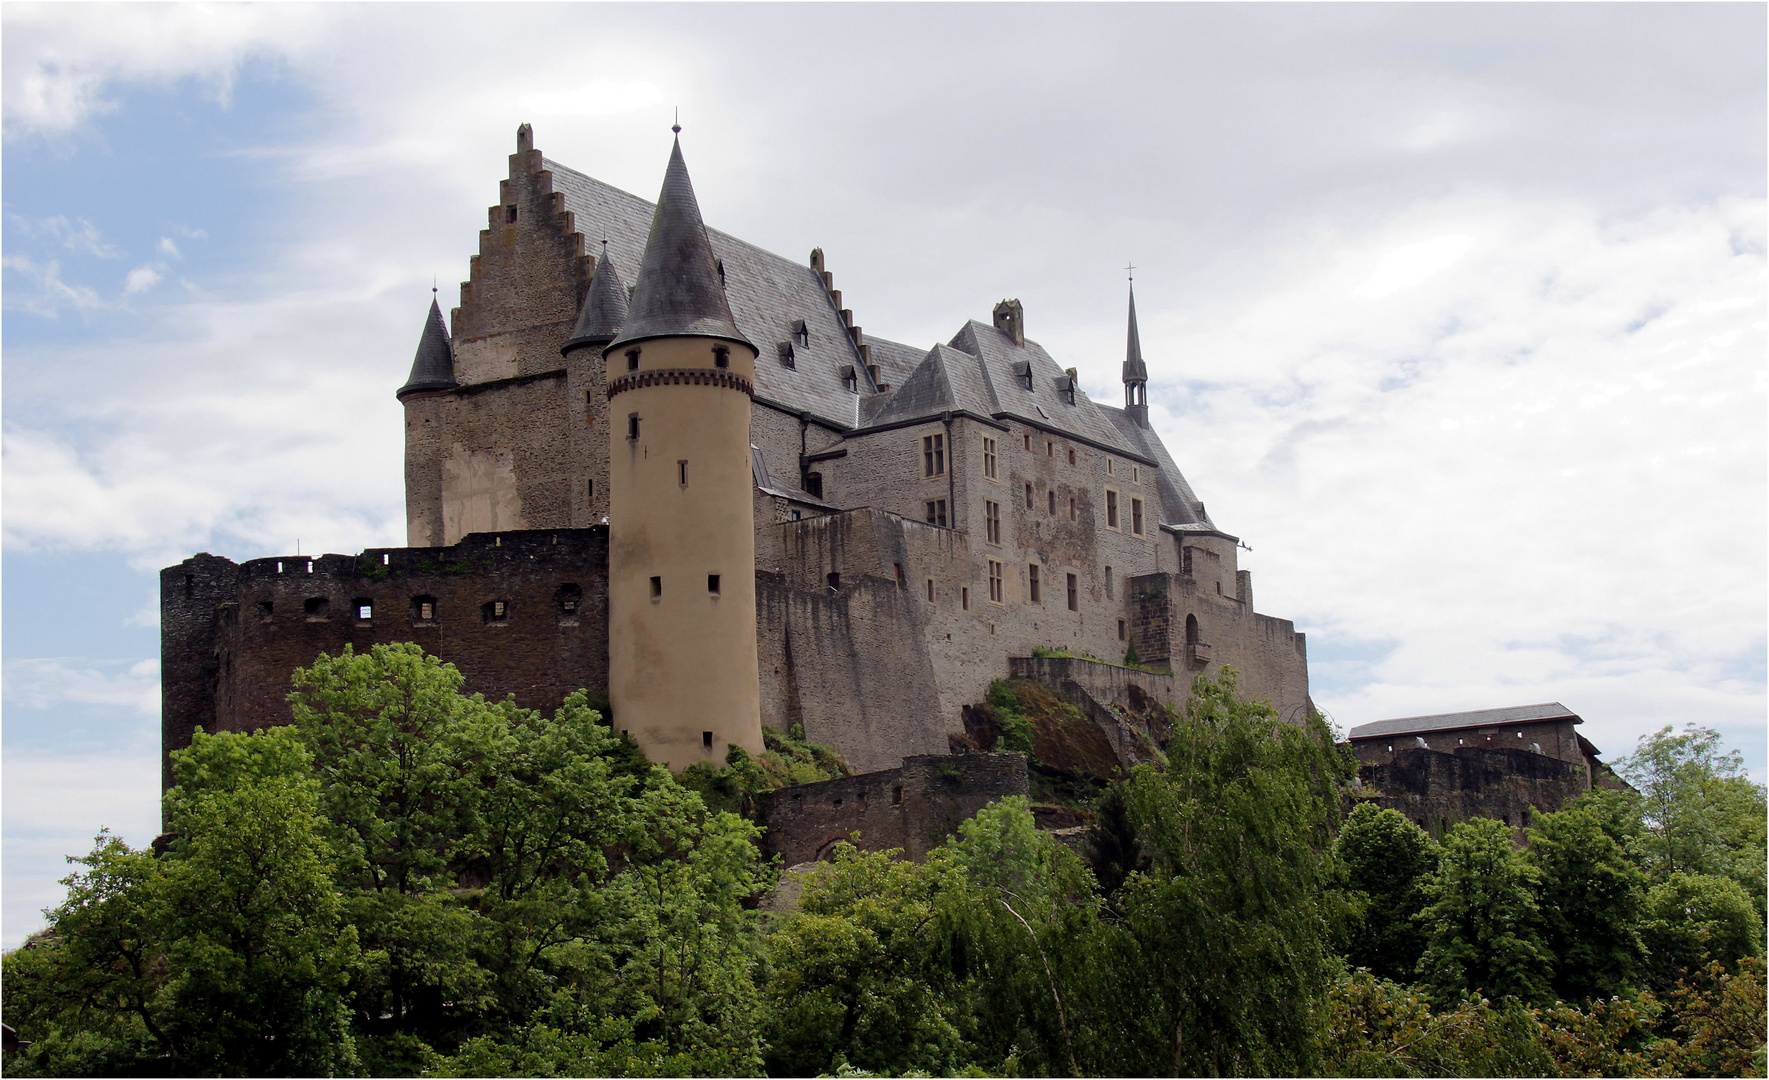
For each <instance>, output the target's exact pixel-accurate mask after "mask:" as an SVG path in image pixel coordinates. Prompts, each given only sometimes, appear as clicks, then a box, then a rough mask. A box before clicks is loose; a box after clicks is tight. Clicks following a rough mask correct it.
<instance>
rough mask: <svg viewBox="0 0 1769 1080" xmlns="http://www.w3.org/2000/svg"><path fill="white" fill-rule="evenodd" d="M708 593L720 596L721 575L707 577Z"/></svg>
mask: <svg viewBox="0 0 1769 1080" xmlns="http://www.w3.org/2000/svg"><path fill="white" fill-rule="evenodd" d="M706 591H707V592H709V593H711V594H712V595H714V596H717V595H719V575H717V574H708V575H706Z"/></svg>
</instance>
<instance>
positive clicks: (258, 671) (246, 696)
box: [160, 527, 608, 785]
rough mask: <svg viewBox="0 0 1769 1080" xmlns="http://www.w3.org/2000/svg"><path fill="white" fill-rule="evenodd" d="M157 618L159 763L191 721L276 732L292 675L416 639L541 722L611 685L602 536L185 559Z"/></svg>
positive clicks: (484, 536) (600, 532)
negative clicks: (571, 697) (539, 715)
mask: <svg viewBox="0 0 1769 1080" xmlns="http://www.w3.org/2000/svg"><path fill="white" fill-rule="evenodd" d="M160 610H161V626H162V640H163V644H162V651H163V660H162V663H163V665H164V666H163V669H162V670H163V673H162V681H161V702H162V714H161V744H162V753H163V754H170V752H171V751H173V750H177V749H181V748H182V747H185V746H188V745H189V744H190V737H191V732H192V731H193V730H194V729H195V728H196V727H197V726H199V725H200V726H202V727H203V728H204V729H205V730H208V731H253V730H257V729H258V728H261V727H267V726H272V725H276V724H283V723H287V722H288V721H289V719H290V714H289V708H288V703H287V701H286V698H287V695H288V693H289V676H290V674H291V673H293V672H294V670H295V669H296V668H299V667H304V666H306V665H308V664H311V663H312V662H313V660H314V659H315V658H316V657H318V656H319V655H320V654H321V653H328V654H331V655H336V654H337V653H338V652H340V651H341V650H342V649H343V648H344V647H345V646H346V645H350V646H353V647H354V648H355V649H356V651H358V652H364V651H367V650H368V649H370V648H372V647H374V646H375V645H379V644H383V643H390V642H400V641H410V642H416V643H417V644H418V645H419V646H421V647H422V648H423V649H424V651H425V652H428V653H430V654H432V655H434V656H437V657H440V658H441V659H443V660H444V661H447V662H448V663H452V664H454V665H455V666H456V667H458V668H460V670H461V673H462V674H463V675H464V676H465V677H466V684H465V687H464V689H465V690H466V691H467V692H469V693H483V694H485V695H486V696H487V697H491V698H503V697H505V696H506V695H511V694H513V695H515V698H516V702H517V704H519V705H521V706H523V707H524V708H533V709H549V710H550V709H553V708H556V707H557V706H558V705H559V703H560V702H561V701H563V700H564V698H565V696H566V695H567V694H569V693H570V692H571V691H573V690H576V689H579V688H580V687H581V688H588V689H591V690H605V689H606V688H607V682H608V531H607V529H606V528H605V527H595V528H589V529H559V530H549V531H537V532H515V533H480V534H475V535H473V536H469V537H467V538H466V539H464V540H462V541H461V542H460V543H459V544H456V545H454V546H453V547H446V548H371V549H369V550H367V551H364V552H363V553H362V554H360V555H335V554H333V555H320V556H313V557H301V556H282V557H274V558H265V559H253V560H251V561H249V562H246V563H234V562H233V561H232V560H229V559H224V558H219V557H217V556H214V555H208V554H203V555H197V556H195V557H193V558H190V559H186V560H185V561H184V562H183V563H180V564H179V565H178V566H174V567H169V568H167V569H166V570H163V571H161V573H160ZM166 768H167V771H166V773H165V774H164V777H163V779H164V782H165V783H166V784H168V785H169V784H170V781H171V776H170V771H169V765H167V766H166Z"/></svg>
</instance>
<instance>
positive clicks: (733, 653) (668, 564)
mask: <svg viewBox="0 0 1769 1080" xmlns="http://www.w3.org/2000/svg"><path fill="white" fill-rule="evenodd" d="M678 131H679V129H678ZM602 281H603V278H602V274H601V271H600V270H598V272H597V275H596V282H595V283H594V284H592V286H591V290H590V293H591V295H590V297H589V298H587V299H586V300H585V307H584V312H585V313H584V316H583V318H582V319H580V320H579V330H580V332H581V331H583V330H584V322H585V320H591V321H592V322H594V321H595V319H601V320H602V322H601V323H599V324H597V325H594V326H592V327H590V329H591V330H593V331H600V330H602V329H605V328H606V323H607V321H608V317H607V316H608V312H606V311H603V312H602V313H601V314H597V315H594V316H593V315H592V311H591V304H592V302H593V301H595V299H596V290H597V288H598V287H600V286H601V285H602ZM620 321H621V322H622V323H623V325H622V326H621V327H620V330H619V333H618V335H617V336H615V337H614V339H613V340H612V341H611V342H610V343H609V344H608V345H607V346H606V347H605V348H604V350H603V357H604V362H605V364H606V367H607V379H608V389H607V394H608V416H609V425H610V428H611V429H612V430H611V431H610V433H609V435H610V439H609V442H610V443H611V445H610V447H609V455H608V456H609V464H608V487H609V492H608V494H609V523H608V528H609V536H608V540H609V553H608V579H609V584H608V624H609V625H608V696H609V700H610V703H611V704H612V706H613V710H614V718H615V723H616V724H618V725H619V726H620V728H622V729H623V730H625V731H627V732H628V733H629V734H631V735H632V737H633V738H634V740H636V741H637V742H638V744H639V746H640V747H641V748H642V749H643V750H644V751H645V753H646V755H647V756H649V757H650V758H651V760H653V761H656V762H661V763H664V764H667V765H668V766H669V767H670V768H671V769H673V770H676V771H678V772H679V771H681V770H682V769H684V768H687V767H688V766H690V765H693V764H694V763H695V762H699V761H705V762H710V763H712V764H723V763H724V760H725V753H726V747H727V745H729V744H736V745H738V746H741V747H743V748H744V749H745V750H748V751H749V752H750V753H752V754H757V753H760V752H761V751H762V719H761V691H760V687H759V684H758V678H757V658H756V599H755V526H754V519H755V510H754V502H753V487H754V480H753V477H752V475H751V462H750V401H751V398H752V397H753V396H754V382H755V361H756V356H757V349H756V347H755V346H754V345H752V344H751V343H750V342H749V340H748V339H747V338H745V337H744V335H743V333H742V332H741V331H739V330H738V329H737V324H736V322H735V321H734V320H733V318H732V315H731V306H730V303H729V301H728V300H727V299H726V297H725V286H724V282H723V280H722V274H721V272H720V268H719V265H718V262H717V260H716V259H715V258H714V256H713V251H712V245H711V244H710V243H709V242H708V240H707V235H706V227H705V225H704V224H703V223H702V221H701V217H700V206H699V204H698V203H697V202H696V200H695V197H694V187H693V184H692V183H691V182H690V181H689V178H688V167H687V165H686V164H684V163H683V160H682V147H681V140H680V139H679V138H678V139H677V140H676V144H675V146H674V148H673V150H672V151H671V153H670V160H669V167H668V169H667V171H666V172H665V174H664V181H663V191H662V193H661V194H660V195H659V196H658V199H657V210H656V213H655V214H654V215H653V217H652V219H651V233H650V237H649V238H648V239H647V241H646V244H645V255H644V259H643V261H642V263H641V264H640V268H639V275H638V278H637V280H636V282H635V283H634V287H633V294H632V299H631V301H630V303H629V304H628V305H627V310H626V311H625V312H624V317H623V318H621V319H620ZM573 341H574V342H575V341H576V338H575V337H574V339H573ZM569 344H570V343H568V347H569Z"/></svg>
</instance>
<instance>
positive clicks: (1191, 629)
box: [1185, 615, 1204, 645]
mask: <svg viewBox="0 0 1769 1080" xmlns="http://www.w3.org/2000/svg"><path fill="white" fill-rule="evenodd" d="M1203 640H1204V639H1203V637H1202V636H1201V635H1200V634H1199V633H1198V617H1197V616H1196V615H1187V616H1186V617H1185V643H1186V644H1187V645H1198V644H1201V643H1202V642H1203Z"/></svg>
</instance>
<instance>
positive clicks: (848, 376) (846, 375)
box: [841, 364, 860, 394]
mask: <svg viewBox="0 0 1769 1080" xmlns="http://www.w3.org/2000/svg"><path fill="white" fill-rule="evenodd" d="M841 375H842V389H843V390H846V391H847V392H848V393H850V394H858V393H859V392H860V376H859V374H858V373H857V372H855V371H854V365H852V364H849V365H847V366H846V367H844V368H842V369H841Z"/></svg>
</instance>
